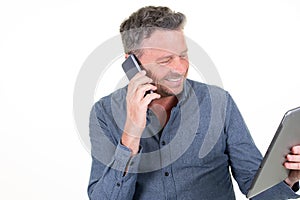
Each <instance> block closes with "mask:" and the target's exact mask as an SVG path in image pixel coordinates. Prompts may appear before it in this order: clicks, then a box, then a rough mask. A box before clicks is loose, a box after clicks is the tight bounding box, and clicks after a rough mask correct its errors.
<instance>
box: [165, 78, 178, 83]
mask: <svg viewBox="0 0 300 200" xmlns="http://www.w3.org/2000/svg"><path fill="white" fill-rule="evenodd" d="M167 80H168V81H171V82H176V81H180V80H181V78H169V79H167Z"/></svg>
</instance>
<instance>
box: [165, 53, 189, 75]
mask: <svg viewBox="0 0 300 200" xmlns="http://www.w3.org/2000/svg"><path fill="white" fill-rule="evenodd" d="M188 66H189V62H188V60H187V59H186V58H182V57H180V56H175V57H174V58H173V60H172V62H171V64H170V66H169V67H170V69H171V70H173V71H174V72H177V73H179V74H184V73H186V71H187V68H188Z"/></svg>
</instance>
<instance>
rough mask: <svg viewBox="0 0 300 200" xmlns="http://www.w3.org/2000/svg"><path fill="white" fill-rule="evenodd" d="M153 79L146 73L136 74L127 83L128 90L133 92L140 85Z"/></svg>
mask: <svg viewBox="0 0 300 200" xmlns="http://www.w3.org/2000/svg"><path fill="white" fill-rule="evenodd" d="M152 82H153V80H152V79H151V78H149V77H148V76H146V75H143V74H138V76H136V77H134V78H132V79H131V80H130V82H129V84H128V88H129V90H130V91H132V92H135V91H136V90H137V88H138V87H139V86H140V85H145V84H148V83H152Z"/></svg>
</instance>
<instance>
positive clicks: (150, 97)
mask: <svg viewBox="0 0 300 200" xmlns="http://www.w3.org/2000/svg"><path fill="white" fill-rule="evenodd" d="M159 98H160V95H159V94H157V93H155V92H154V93H151V94H147V95H146V96H145V97H144V99H143V100H142V102H141V103H142V104H143V105H144V106H148V105H149V104H150V103H151V101H153V100H154V99H159Z"/></svg>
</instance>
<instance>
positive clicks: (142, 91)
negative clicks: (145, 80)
mask: <svg viewBox="0 0 300 200" xmlns="http://www.w3.org/2000/svg"><path fill="white" fill-rule="evenodd" d="M156 89H157V87H156V86H154V85H152V84H146V85H140V86H139V87H138V89H137V91H136V98H137V99H143V98H144V96H145V94H146V92H147V91H149V90H152V91H155V90H156Z"/></svg>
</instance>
